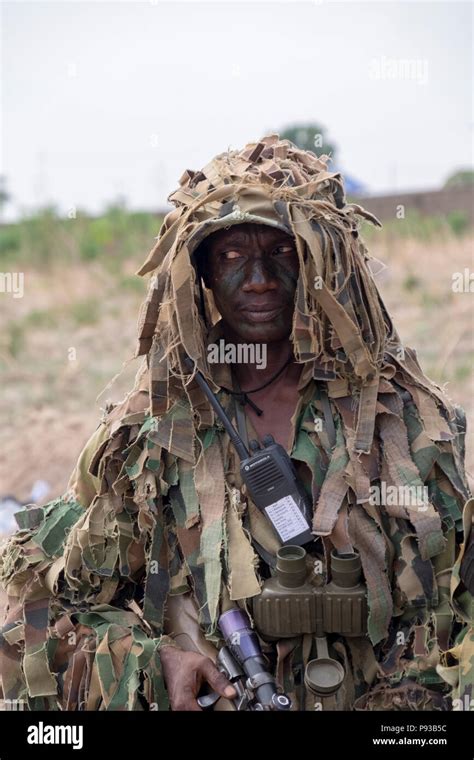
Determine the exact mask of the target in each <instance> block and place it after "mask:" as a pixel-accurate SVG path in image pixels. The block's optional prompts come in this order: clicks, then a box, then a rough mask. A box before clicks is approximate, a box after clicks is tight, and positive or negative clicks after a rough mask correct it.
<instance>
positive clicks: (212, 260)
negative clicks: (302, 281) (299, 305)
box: [207, 224, 299, 343]
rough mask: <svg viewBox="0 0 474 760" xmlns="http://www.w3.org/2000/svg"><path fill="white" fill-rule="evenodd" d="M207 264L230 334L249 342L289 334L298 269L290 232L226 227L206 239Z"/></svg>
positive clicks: (276, 338) (272, 229)
mask: <svg viewBox="0 0 474 760" xmlns="http://www.w3.org/2000/svg"><path fill="white" fill-rule="evenodd" d="M207 267H208V277H207V282H208V283H209V287H211V289H212V292H213V295H214V300H215V302H216V306H217V308H218V309H219V312H220V314H221V316H222V319H223V321H224V324H225V328H226V332H227V333H229V334H231V335H233V336H234V337H235V338H236V339H238V340H241V341H244V342H247V341H253V342H265V343H267V342H272V341H280V340H284V339H285V338H288V337H289V335H290V332H291V324H292V320H293V309H294V296H295V291H296V282H297V278H298V270H299V263H298V257H297V254H296V249H295V243H294V240H293V238H292V237H291V236H290V235H287V234H286V233H284V232H282V231H281V230H278V229H275V228H272V227H267V226H265V225H261V224H241V225H238V226H234V227H231V229H230V230H221V231H219V232H216V233H214V234H213V235H211V236H210V238H209V240H208V241H207Z"/></svg>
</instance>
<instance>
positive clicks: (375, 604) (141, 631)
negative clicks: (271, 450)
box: [0, 135, 474, 710]
mask: <svg viewBox="0 0 474 760" xmlns="http://www.w3.org/2000/svg"><path fill="white" fill-rule="evenodd" d="M170 201H171V202H172V203H173V204H174V206H175V209H174V210H173V211H172V212H170V213H169V214H168V215H167V217H166V219H165V221H164V224H163V226H162V228H161V230H160V234H159V237H158V239H157V243H156V245H155V246H154V247H153V249H152V251H151V252H150V254H149V256H148V258H147V260H146V262H145V264H144V265H143V267H142V268H141V269H140V271H139V274H140V275H145V274H147V273H152V277H151V280H150V287H149V292H148V296H147V299H146V301H145V303H144V305H143V307H142V312H141V318H140V322H139V341H138V348H137V352H136V355H137V356H144V357H145V359H144V361H143V364H142V366H141V368H140V370H139V372H138V374H137V378H136V382H135V386H134V388H133V390H132V391H131V392H130V393H129V394H128V395H127V397H126V398H125V399H124V400H123V401H122V402H121V403H119V404H116V405H109V406H108V407H107V409H106V412H105V414H104V417H103V419H102V420H101V422H100V424H99V426H98V428H97V430H96V431H95V433H94V435H93V436H92V437H91V439H90V440H89V442H88V444H87V446H86V447H85V449H84V451H83V452H82V454H81V456H80V458H79V461H78V464H77V466H76V469H75V471H74V473H73V475H72V477H71V479H70V482H69V486H68V489H67V491H66V493H65V494H64V495H63V496H62V497H61V498H59V499H56V500H55V501H53V502H51V503H49V504H47V505H45V506H44V507H34V506H33V507H30V508H28V509H26V510H24V511H23V512H21V513H20V514H19V516H18V522H19V525H20V530H19V531H18V533H17V534H16V535H15V536H13V537H12V538H11V539H10V541H9V542H8V544H7V546H6V548H5V549H4V551H3V555H2V558H1V566H0V569H1V575H0V577H1V581H2V582H3V584H4V586H5V588H6V590H7V592H8V597H9V608H8V615H7V621H6V624H5V626H4V628H3V631H2V639H1V684H2V689H3V696H4V698H7V699H14V698H16V699H23V700H25V701H27V703H28V706H29V709H42V708H45V707H48V708H54V707H57V706H58V705H59V706H60V707H61V708H63V709H69V710H77V709H88V710H116V709H119V710H127V709H128V710H140V709H144V710H147V709H167V708H168V707H169V706H170V704H171V709H174V710H180V709H195V710H198V709H200V708H199V706H198V704H197V702H196V697H197V695H198V691H199V689H200V687H201V684H202V683H204V682H208V683H209V684H210V685H211V687H213V688H215V689H216V690H217V691H218V693H219V694H221V695H223V696H224V695H228V696H229V697H230V696H232V695H233V694H234V690H233V688H232V687H230V685H229V683H228V682H227V680H226V678H225V677H224V676H223V675H222V674H220V673H219V671H218V670H217V668H216V666H215V665H214V661H215V658H216V653H217V650H218V649H219V647H220V646H221V644H222V640H221V638H220V634H219V629H218V627H217V622H218V618H219V615H220V614H221V613H222V612H223V611H225V610H227V609H229V608H230V607H232V606H236V605H237V606H240V607H242V608H244V609H246V610H247V611H248V613H249V614H250V616H251V617H252V610H253V609H254V607H255V603H256V600H258V598H259V596H260V595H261V592H262V586H263V584H264V583H265V581H266V580H267V579H268V578H269V577H270V576H271V575H272V573H273V568H274V565H275V556H276V554H277V552H278V550H279V548H280V545H281V543H280V542H279V541H278V539H277V538H276V534H275V532H274V531H273V529H272V527H271V525H270V524H269V522H268V520H267V519H266V517H265V516H264V515H263V513H262V512H260V511H259V510H258V509H257V508H256V506H255V504H253V502H252V500H251V499H250V498H249V496H248V495H247V494H246V493H245V489H244V488H243V487H242V482H241V480H240V474H239V462H238V458H237V456H236V452H235V450H234V448H233V446H232V444H231V443H230V440H229V437H228V435H227V433H225V431H224V429H223V427H222V425H221V424H220V422H218V421H217V420H216V418H215V416H214V414H213V412H212V410H211V408H210V406H209V404H208V402H207V401H206V399H205V397H204V395H203V394H202V392H201V390H200V389H199V387H198V385H197V383H196V381H195V379H194V377H193V373H191V374H190V373H189V371H188V370H187V369H186V368H185V365H184V363H183V360H184V357H185V355H188V356H189V357H191V359H192V360H193V362H194V366H195V367H196V368H198V369H199V370H200V371H201V372H202V373H203V375H204V376H205V377H206V378H207V380H208V382H209V383H210V384H211V386H212V388H213V390H214V391H215V392H216V393H217V394H218V397H219V399H220V401H221V403H222V404H223V406H224V408H225V409H226V410H227V412H228V414H229V416H230V417H231V418H232V419H233V420H234V422H235V424H236V425H238V426H239V430H240V431H241V433H242V435H243V436H247V437H248V438H262V436H263V435H265V434H268V433H270V434H272V435H273V436H274V438H275V439H276V440H277V441H279V442H280V443H281V444H282V445H283V446H284V447H285V448H286V449H287V451H288V452H289V453H290V454H291V458H292V460H293V463H294V464H295V466H296V468H297V472H298V476H299V478H300V481H301V483H302V484H303V486H304V488H306V491H307V494H308V496H309V497H310V499H311V503H312V504H313V515H312V520H313V524H312V531H313V534H314V541H313V542H312V546H310V547H309V552H308V555H307V560H308V563H309V566H312V565H314V567H315V568H317V567H318V568H319V570H317V572H315V573H314V577H313V578H312V583H314V584H315V587H317V586H318V585H321V584H324V583H326V581H327V580H328V579H329V578H330V576H331V556H332V555H331V551H332V550H333V549H335V550H339V551H340V552H347V551H354V552H355V553H358V554H359V556H360V560H361V564H362V570H363V576H364V582H365V584H366V589H367V604H368V610H367V620H366V621H365V624H366V633H364V634H363V635H358V636H344V635H342V634H341V633H340V632H338V631H337V630H335V631H333V632H332V633H330V634H329V635H328V636H327V644H328V654H329V655H330V657H331V658H332V659H333V660H336V661H337V662H338V663H339V664H340V666H341V667H342V668H343V672H344V680H343V682H342V685H341V686H340V688H339V689H338V691H337V692H336V693H334V694H332V695H331V696H330V698H324V699H322V700H320V702H318V703H317V705H318V706H319V708H322V709H329V710H343V709H357V710H371V709H387V710H393V709H399V710H409V709H417V710H423V709H427V710H429V709H459V706H460V705H461V706H463V705H465V704H466V700H467V703H468V704H470V700H471V698H472V696H473V695H472V686H473V681H474V664H473V663H474V633H473V628H472V596H471V594H470V593H469V590H468V588H467V587H466V586H468V585H469V582H468V581H467V580H466V578H467V577H468V576H469V567H467V570H466V560H465V561H464V563H463V556H464V554H465V552H466V548H465V547H466V546H467V545H468V544H469V537H470V534H471V526H472V516H473V504H474V502H473V501H472V500H468V498H469V493H468V488H467V485H466V479H465V475H464V471H463V456H464V452H463V438H464V425H463V415H462V412H461V410H460V409H459V408H453V407H452V406H451V404H450V403H449V401H448V400H447V398H446V397H445V396H444V394H443V393H442V391H441V390H440V388H438V387H437V386H436V385H435V384H433V383H432V382H430V381H429V380H428V379H427V378H426V377H425V376H424V374H423V373H422V371H421V369H420V367H419V365H418V363H417V360H416V356H415V353H414V352H413V351H412V350H411V349H409V348H407V347H404V346H402V344H401V342H400V340H399V337H398V335H397V333H396V331H395V329H394V328H393V325H392V323H391V320H390V317H389V315H388V314H387V312H386V310H385V307H384V305H383V302H382V301H381V298H380V295H379V293H378V291H377V288H376V286H375V283H374V280H373V277H372V274H371V270H370V257H369V255H368V253H367V251H366V248H365V247H364V245H363V243H362V241H361V239H360V237H359V217H361V216H362V217H365V218H368V219H370V220H371V221H372V222H374V223H377V220H375V219H374V218H373V217H371V216H370V215H369V214H367V212H365V211H364V210H363V209H361V208H360V207H359V206H356V205H354V204H347V203H346V201H345V197H344V191H343V186H342V181H341V177H340V175H339V174H337V173H336V174H335V173H331V172H329V171H328V169H327V165H326V160H325V158H324V157H323V158H319V159H318V158H316V156H314V155H313V154H312V153H309V152H304V151H300V150H298V149H297V148H296V147H295V146H294V145H292V144H291V143H290V142H288V141H286V140H283V141H280V140H279V139H278V136H276V135H270V136H267V137H265V138H263V139H262V140H261V141H259V142H258V143H252V144H249V145H247V146H246V147H245V148H244V150H242V151H230V152H226V153H223V154H221V155H219V156H217V157H216V158H215V159H214V160H213V161H212V162H211V163H209V164H208V165H207V166H206V167H204V169H202V171H199V172H193V171H190V170H188V171H186V172H185V174H184V175H183V177H182V178H181V180H180V187H179V189H178V190H177V191H176V192H174V193H173V194H172V195H171V196H170ZM221 340H224V341H225V342H226V344H229V343H231V344H232V345H236V344H239V345H240V344H259V345H265V348H266V366H265V368H263V367H261V368H259V367H258V366H257V364H256V363H255V362H254V363H253V364H252V363H247V364H245V363H244V364H228V363H227V362H226V361H225V360H222V361H220V363H212V362H211V361H210V360H209V358H210V353H209V347H212V346H214V347H215V346H218V345H220V341H221ZM221 358H222V357H221ZM262 386H265V387H263V388H262ZM407 487H408V488H409V489H418V491H419V489H422V492H423V493H424V494H426V499H424V500H423V506H422V508H419V506H415V507H414V506H413V505H411V504H407V503H403V500H401V499H400V498H398V499H397V498H395V499H394V498H388V497H387V494H389V493H393V492H395V493H400V492H401V491H403V489H406V488H407ZM374 489H375V491H374ZM377 489H379V490H378V492H379V493H380V494H381V495H382V496H381V498H379V499H378V500H377V499H374V498H372V497H373V494H374V493H376V492H377ZM307 548H308V547H307ZM471 569H472V568H471ZM462 579H464V580H462ZM257 633H258V630H257ZM261 644H262V648H263V649H264V651H265V653H266V655H267V657H268V662H269V664H270V666H271V668H272V669H273V671H274V673H275V674H276V677H277V679H278V682H279V684H280V686H281V687H282V688H283V689H285V691H286V692H287V693H288V694H290V696H291V697H292V699H293V709H307V710H309V709H315V707H316V709H318V706H316V700H315V696H314V694H313V693H312V692H311V691H310V690H309V689H307V688H306V685H305V681H304V672H305V667H306V665H307V663H308V661H310V660H311V659H312V658H314V656H315V646H314V637H313V636H312V635H310V634H308V633H306V634H303V633H302V634H301V635H295V636H292V637H287V638H283V639H280V640H277V641H276V642H275V641H269V640H268V637H266V639H265V638H264V637H261ZM229 689H230V690H229ZM454 700H456V701H454ZM219 704H220V705H221V706H226V705H227V706H229V704H230V703H228V702H227V701H226V700H221V701H220V703H219Z"/></svg>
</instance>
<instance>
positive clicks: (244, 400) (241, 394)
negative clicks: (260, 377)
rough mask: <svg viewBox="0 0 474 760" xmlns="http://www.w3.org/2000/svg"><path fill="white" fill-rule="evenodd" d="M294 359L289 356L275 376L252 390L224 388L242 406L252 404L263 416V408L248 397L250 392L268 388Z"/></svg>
mask: <svg viewBox="0 0 474 760" xmlns="http://www.w3.org/2000/svg"><path fill="white" fill-rule="evenodd" d="M292 361H293V357H292V356H289V357H288V359H287V360H286V362H285V363H284V364H283V366H282V367H280V369H279V370H278V372H277V373H276V374H275V375H273V377H271V378H270V380H267V382H266V383H264V384H263V385H260V386H259V387H258V388H252V389H251V390H248V391H231V390H229V389H228V388H224V390H225V391H226V393H230V395H231V396H235V397H236V399H237V401H238V402H239V403H240V404H241V405H242V406H245V404H248V405H249V406H251V407H252V409H253V410H254V412H255V413H256V414H258V416H259V417H261V416H262V414H263V410H262V409H260V407H258V406H257V404H255V403H254V402H253V401H252V399H251V398H249V397H248V394H249V393H257V391H263V389H264V388H268V386H269V385H271V384H272V383H274V382H275V380H276V379H277V378H278V377H280V375H281V373H282V372H283V370H285V369H286V368H287V367H288V365H289V364H291V362H292Z"/></svg>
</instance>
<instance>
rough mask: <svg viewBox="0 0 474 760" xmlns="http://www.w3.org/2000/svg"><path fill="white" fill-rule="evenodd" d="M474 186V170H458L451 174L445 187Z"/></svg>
mask: <svg viewBox="0 0 474 760" xmlns="http://www.w3.org/2000/svg"><path fill="white" fill-rule="evenodd" d="M470 185H474V169H458V171H455V172H453V174H450V176H449V177H448V179H447V180H446V182H445V183H444V187H469V186H470Z"/></svg>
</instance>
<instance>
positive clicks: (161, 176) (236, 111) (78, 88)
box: [0, 0, 474, 216]
mask: <svg viewBox="0 0 474 760" xmlns="http://www.w3.org/2000/svg"><path fill="white" fill-rule="evenodd" d="M1 10H2V42H3V45H2V61H1V63H2V70H1V77H0V81H1V85H2V102H1V134H2V137H1V149H2V173H3V174H5V175H6V177H7V183H8V189H9V191H10V193H11V194H12V196H13V197H14V203H13V204H12V205H11V206H10V209H9V212H10V213H9V216H12V215H16V214H18V213H19V211H21V210H22V209H27V208H28V209H31V208H34V207H37V206H39V205H44V204H46V203H49V202H52V203H55V204H57V205H58V206H59V208H60V209H62V210H64V211H66V210H67V209H68V208H71V207H81V208H85V209H86V210H89V211H90V212H94V213H96V212H100V210H101V209H102V208H103V207H104V205H105V204H106V203H108V202H110V201H111V200H113V199H114V198H116V197H118V196H119V195H122V196H125V197H126V198H127V201H128V203H129V205H131V206H132V207H136V208H149V209H156V208H163V207H166V197H167V195H169V193H170V192H171V191H172V190H173V189H174V188H175V187H176V186H177V183H178V179H179V177H180V176H181V174H182V172H183V171H184V169H186V168H192V169H197V168H198V167H200V166H202V165H204V164H206V163H207V162H208V161H209V160H210V158H212V157H213V156H214V155H215V154H216V153H219V152H221V151H223V150H226V149H227V148H228V147H232V148H236V147H241V146H243V145H244V144H245V143H246V142H249V141H251V140H256V139H258V138H259V137H260V136H263V135H264V134H267V133H270V132H272V131H278V130H279V129H282V128H283V127H284V126H286V125H287V124H291V123H293V122H306V121H314V120H316V121H318V122H320V123H322V124H323V125H324V126H325V127H326V128H327V130H328V133H329V136H330V137H331V139H332V140H333V141H334V142H335V143H336V144H337V146H338V149H339V153H338V156H339V164H340V165H341V166H342V168H343V170H346V171H347V172H348V174H350V175H352V176H353V177H355V178H356V179H358V180H359V181H361V182H363V183H364V184H365V185H366V186H367V188H368V189H369V190H370V191H371V192H373V193H378V192H390V191H392V190H407V189H408V190H410V189H421V188H437V187H439V186H440V185H441V184H442V183H443V181H444V180H445V178H446V176H447V175H449V174H450V172H451V171H452V170H453V169H456V168H459V167H465V166H471V165H472V163H473V150H472V140H473V121H474V116H473V109H472V85H473V82H472V79H473V76H472V71H473V68H472V67H473V55H472V42H473V28H472V11H473V8H472V5H471V3H469V2H466V3H457V2H419V3H418V2H411V1H408V2H393V3H392V2H383V1H382V0H380V1H377V2H364V3H361V2H337V1H332V0H331V1H329V0H322V1H320V0H307V1H305V2H295V1H294V0H291V1H283V2H273V1H268V2H260V3H257V2H251V3H250V2H244V1H241V2H225V1H223V0H220V2H207V3H203V2H179V1H178V2H177V1H176V0H174V2H166V1H165V0H145V1H144V2H139V1H137V2H116V1H115V0H113V1H109V2H72V1H71V2H70V1H69V0H60V1H59V2H42V1H41V0H40V1H38V2H21V0H20V1H16V2H8V1H7V2H2V8H1Z"/></svg>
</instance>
